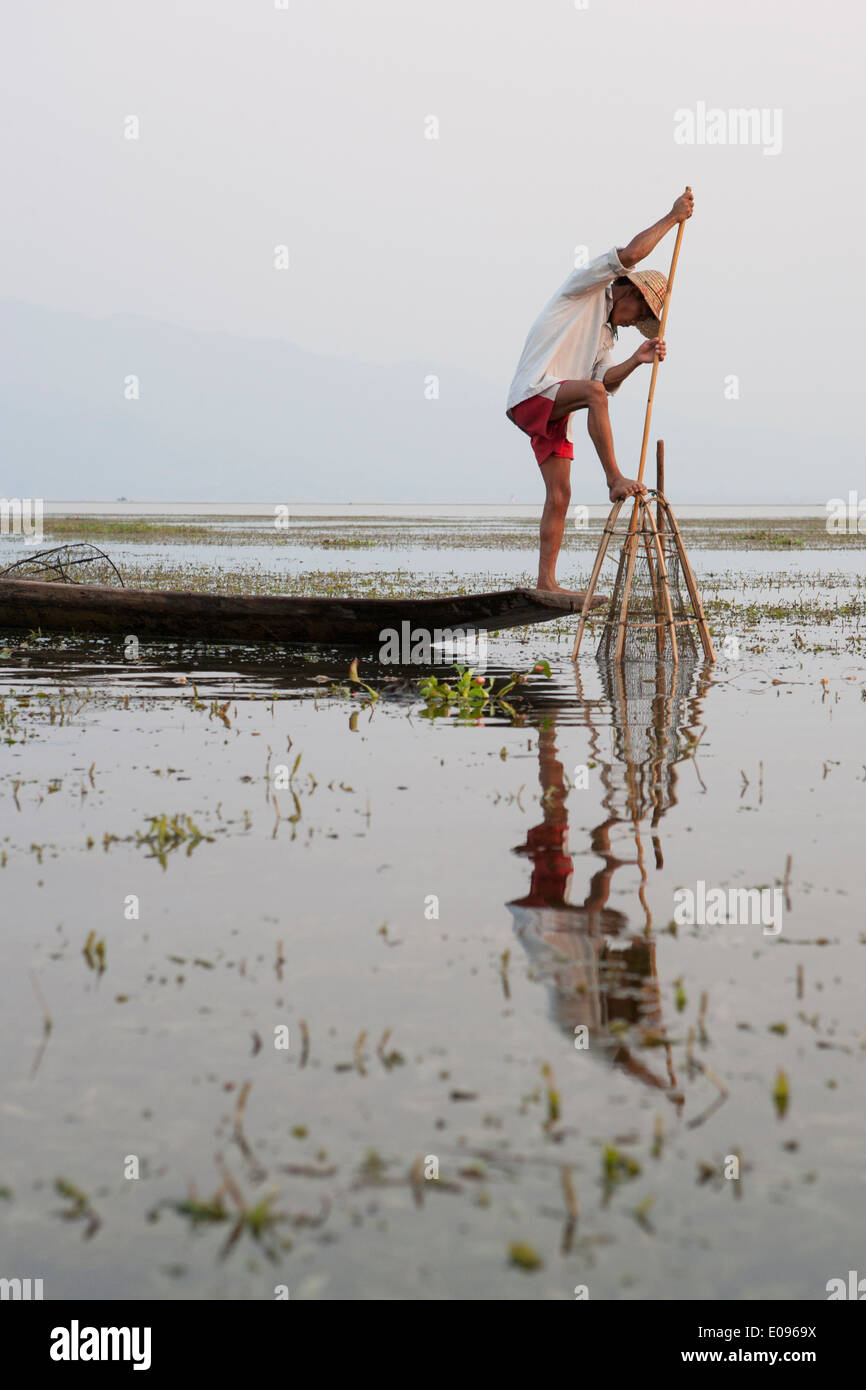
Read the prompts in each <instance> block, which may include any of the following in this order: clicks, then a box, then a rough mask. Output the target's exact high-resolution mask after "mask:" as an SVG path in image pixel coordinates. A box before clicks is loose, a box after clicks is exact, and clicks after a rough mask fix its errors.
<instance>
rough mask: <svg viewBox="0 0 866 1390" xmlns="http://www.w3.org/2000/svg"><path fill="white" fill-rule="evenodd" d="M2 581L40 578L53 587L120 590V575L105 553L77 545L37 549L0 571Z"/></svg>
mask: <svg viewBox="0 0 866 1390" xmlns="http://www.w3.org/2000/svg"><path fill="white" fill-rule="evenodd" d="M0 578H3V579H40V580H42V581H43V582H47V583H56V584H103V585H109V586H113V587H115V588H121V589H122V588H123V587H124V585H123V576H122V575H121V573H120V570H119V569H118V568H117V566H116V565H115V563H114V561H113V560H111V559H109V557H108V556H107V555H106V553H105V551H104V550H100V549H99V547H98V546H96V545H87V544H85V543H84V542H79V543H77V544H75V545H56V546H54V547H53V548H52V549H51V550H37V551H36V552H35V553H34V554H33V555H25V556H24V557H23V558H22V559H20V560H16V561H15V563H14V565H7V566H6V568H5V569H4V570H0Z"/></svg>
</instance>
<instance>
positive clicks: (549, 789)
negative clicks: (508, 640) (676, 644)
mask: <svg viewBox="0 0 866 1390" xmlns="http://www.w3.org/2000/svg"><path fill="white" fill-rule="evenodd" d="M599 670H600V675H601V684H602V690H603V691H604V696H605V698H603V699H601V700H598V699H596V700H587V699H583V690H582V686H581V683H580V675H579V673H578V674H577V680H578V693H579V695H580V696H581V708H582V712H583V715H584V718H585V721H586V724H587V725H588V727H589V729H590V731H591V734H590V746H591V750H592V761H593V763H594V764H595V769H594V776H596V777H598V779H599V781H600V784H601V787H602V797H601V804H602V808H603V810H604V812H605V816H604V819H603V820H602V821H601V823H600V824H599V825H597V826H596V827H595V829H594V830H593V831H592V838H591V841H590V848H591V850H592V853H593V854H594V855H595V856H597V858H598V859H600V860H601V867H599V868H598V869H597V870H596V871H595V873H594V874H593V875H592V878H591V879H590V882H589V885H588V891H587V893H586V896H585V898H584V901H583V903H580V904H575V903H572V902H571V901H569V899H570V897H571V882H572V876H573V871H574V861H573V859H572V857H571V854H570V852H569V849H568V844H567V833H568V810H567V797H568V793H569V790H570V785H569V783H568V781H567V779H566V777H565V774H564V769H563V766H562V763H561V762H560V761H559V758H558V756H557V746H556V739H557V730H556V717H555V715H554V714H551V713H549V712H545V717H544V720H543V722H541V723H540V725H539V732H538V756H539V781H540V784H541V787H542V792H543V796H542V806H543V820H542V821H541V823H540V824H539V825H536V826H533V827H532V828H531V829H530V830H529V833H528V835H527V837H526V841H525V843H524V844H523V845H521V846H520V847H519V848H518V849H517V850H516V853H518V854H521V855H526V856H528V857H529V858H530V859H531V861H532V880H531V884H530V888H529V892H528V893H527V894H526V895H525V896H524V897H522V898H518V899H515V900H514V901H512V902H510V903H509V904H508V907H509V910H510V911H511V913H512V916H513V918H514V923H515V927H516V930H517V935H518V938H519V939H520V941H521V943H522V945H523V946H524V949H525V950H526V953H527V955H528V957H529V958H530V960H531V961H532V965H533V970H534V974H535V976H536V978H539V979H541V980H543V981H544V983H545V984H547V985H548V986H549V987H550V990H551V1012H552V1014H553V1017H554V1020H555V1021H556V1023H557V1024H558V1026H559V1027H560V1028H561V1029H562V1030H563V1032H565V1033H567V1034H568V1035H570V1036H574V1035H575V1034H576V1032H577V1030H578V1029H579V1028H581V1027H584V1028H585V1029H586V1030H587V1031H588V1037H589V1050H590V1051H592V1050H593V1049H595V1050H596V1051H598V1050H600V1049H602V1050H603V1051H604V1052H605V1054H606V1055H607V1056H608V1057H610V1058H611V1059H612V1061H613V1062H614V1064H615V1065H617V1066H620V1067H622V1068H623V1069H624V1070H626V1071H628V1072H629V1073H630V1074H631V1075H633V1076H635V1077H636V1078H638V1079H640V1080H641V1081H643V1082H644V1083H646V1084H647V1085H650V1086H653V1087H655V1088H658V1089H662V1090H667V1091H669V1093H670V1094H671V1098H672V1099H674V1100H675V1101H677V1102H679V1101H680V1100H681V1096H680V1095H679V1093H678V1091H677V1090H676V1078H675V1076H674V1072H673V1064H672V1057H671V1049H670V1046H669V1044H667V1042H666V1038H665V1028H664V1020H663V1014H662V1005H661V995H660V990H659V984H658V977H657V971H656V956H655V938H654V935H653V933H652V919H651V916H650V913H649V910H648V908H647V905H646V897H645V886H646V881H647V870H646V865H645V862H644V853H643V845H642V843H641V836H640V825H641V822H642V821H643V820H644V819H645V818H646V817H649V819H650V824H651V826H652V828H653V844H654V847H655V854H656V864H657V866H658V867H661V865H662V855H661V845H660V842H659V839H658V835H657V834H656V833H655V832H656V827H657V826H658V822H659V820H660V818H661V817H662V816H663V815H664V814H665V812H666V811H667V810H668V809H670V807H671V806H674V805H676V779H677V775H678V770H677V765H678V764H679V763H681V762H682V761H683V760H684V759H688V758H691V757H693V755H694V750H695V749H696V747H697V744H698V742H699V738H700V724H699V721H700V713H701V711H700V697H702V696H703V695H704V694H705V692H706V689H707V683H706V674H707V672H706V670H704V671H702V672H701V674H700V676H699V679H698V682H697V686H696V690H695V693H694V694H693V693H692V686H693V684H694V675H695V666H694V662H691V663H690V662H688V661H683V662H681V663H680V664H679V666H678V667H674V668H671V667H670V666H665V664H664V663H662V662H660V663H656V662H652V663H648V664H647V663H637V662H634V663H630V668H629V670H628V671H624V670H623V668H622V667H620V668H616V667H614V668H611V667H609V666H607V665H606V664H603V663H599ZM608 711H609V718H607V719H606V721H605V722H606V723H607V724H608V725H609V727H610V728H611V730H612V735H613V749H612V756H611V755H609V756H607V757H606V756H605V754H604V752H603V749H602V733H603V729H602V728H601V727H600V725H601V720H599V721H595V720H594V717H593V716H594V712H597V713H598V714H599V715H601V716H602V718H603V717H604V716H605V715H606V714H607V713H608ZM618 827H623V828H624V829H626V830H627V831H628V835H629V839H632V837H633V843H634V851H633V852H631V851H630V849H625V848H620V847H619V846H615V845H614V844H613V843H612V836H615V835H616V833H617V829H618ZM626 865H631V866H633V867H637V869H638V871H639V874H640V886H639V888H638V898H639V901H640V904H641V907H642V909H643V917H644V921H643V922H642V924H641V928H642V929H641V930H640V931H639V932H638V931H636V930H635V928H634V927H631V928H630V927H629V920H628V917H627V915H626V914H625V913H624V912H622V911H620V910H618V909H614V908H611V907H609V906H608V900H609V897H610V892H611V881H612V878H613V875H614V873H615V872H616V870H617V869H619V868H620V867H623V866H626ZM626 1032H628V1033H629V1042H628V1043H626V1040H625V1037H624V1034H625V1033H626ZM634 1043H637V1044H638V1047H640V1046H641V1044H648V1043H652V1044H660V1045H663V1047H664V1056H665V1063H666V1065H665V1067H664V1068H663V1069H654V1068H653V1067H652V1066H651V1065H649V1063H648V1062H645V1061H644V1060H643V1058H642V1056H641V1055H640V1053H639V1052H638V1051H637V1050H636V1049H635V1047H634Z"/></svg>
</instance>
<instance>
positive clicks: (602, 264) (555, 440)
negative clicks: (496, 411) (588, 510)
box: [506, 190, 694, 593]
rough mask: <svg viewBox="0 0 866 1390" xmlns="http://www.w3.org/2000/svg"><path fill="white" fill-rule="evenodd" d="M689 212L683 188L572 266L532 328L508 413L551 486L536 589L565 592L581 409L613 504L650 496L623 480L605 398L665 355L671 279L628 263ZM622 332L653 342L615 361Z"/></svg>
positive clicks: (688, 197)
mask: <svg viewBox="0 0 866 1390" xmlns="http://www.w3.org/2000/svg"><path fill="white" fill-rule="evenodd" d="M693 211H694V196H693V194H692V193H691V192H690V191H688V190H687V191H686V192H685V193H683V194H682V196H681V197H679V198H677V200H676V202H675V203H674V205H673V207H672V208H671V210H670V212H668V213H666V214H665V216H664V217H662V218H660V220H659V221H658V222H656V223H654V224H653V226H651V227H648V228H647V229H646V231H645V232H639V233H638V234H637V236H635V237H633V238H632V240H631V241H630V242H629V243H628V245H627V246H625V247H622V248H618V247H615V248H614V249H613V250H611V251H606V252H605V254H604V255H603V256H597V257H596V259H595V260H594V261H590V262H589V265H587V266H583V267H581V268H580V269H579V270H574V271H572V273H571V275H569V277H568V279H567V280H566V281H565V283H564V284H563V285H561V286H560V288H559V289H558V290H557V291H556V294H555V295H554V296H553V298H552V299H551V300H550V301H549V303H548V304H546V305H545V307H544V308H543V309H542V311H541V313H540V314H539V316H538V318H537V319H536V320H535V323H534V324H533V325H532V327H531V328H530V330H529V335H528V337H527V339H526V343H525V344H524V348H523V353H522V354H521V358H520V361H519V362H518V364H517V371H516V372H515V374H514V380H513V381H512V383H511V389H510V391H509V393H508V401H507V404H506V414H507V415H508V418H509V420H511V421H512V423H513V424H515V425H517V426H518V428H519V429H522V430H523V431H524V433H526V434H528V435H529V437H530V442H531V444H532V450H533V453H534V454H535V457H536V459H537V460H538V465H539V467H540V469H541V475H542V477H543V479H544V485H545V488H546V489H547V495H546V498H545V502H544V511H543V512H542V516H541V536H540V557H539V563H538V588H539V589H548V590H553V591H555V592H558V593H567V592H569V591H568V590H565V589H563V587H562V585H561V584H557V582H556V562H557V559H558V557H559V551H560V547H561V545H562V537H563V534H564V532H565V518H566V513H567V511H568V505H569V502H570V501H571V481H570V475H571V460H572V459H573V458H574V445H573V439H574V436H573V434H572V419H571V417H572V415H573V414H574V412H575V411H578V410H586V412H587V428H588V430H589V437H590V439H591V440H592V442H593V444H594V445H595V450H596V453H597V454H598V457H599V459H600V460H601V466H602V468H603V469H604V476H605V478H606V480H607V485H608V495H609V497H610V500H611V501H612V502H615V501H617V499H618V498H621V497H631V496H633V495H634V494H635V493H637V492H642V493H643V492H646V488H645V487H644V485H643V483H640V482H636V481H635V480H634V479H633V478H626V477H624V476H623V474H622V473H621V472H620V470H619V465H618V464H617V461H616V454H615V452H614V447H613V436H612V434H611V429H610V420H609V418H608V410H607V398H608V396H612V395H613V394H614V393H615V392H616V391H618V390H619V388H620V386H621V385H622V383H623V382H624V381H625V379H626V377H627V376H631V374H632V372H633V371H634V370H635V369H636V368H637V367H639V366H640V365H641V363H644V362H652V361H653V359H654V358H655V357H658V359H659V361H663V360H664V357H665V353H666V348H665V344H664V342H663V341H662V339H661V338H660V337H659V336H658V335H659V319H660V318H661V314H662V307H663V305H664V299H665V295H666V293H667V287H668V282H667V278H666V277H665V276H664V275H662V274H661V273H660V272H659V271H657V270H637V271H636V270H633V268H632V267H633V266H636V265H637V264H638V262H639V261H642V260H643V259H644V257H645V256H648V255H649V254H650V252H651V251H653V250H654V249H655V247H656V246H657V245H658V243H659V242H660V241H661V239H662V237H663V236H664V235H665V234H666V233H667V232H669V231H670V229H671V228H672V227H675V226H676V225H677V224H678V223H679V222H684V221H685V220H686V219H687V218H689V217H691V215H692V212H693ZM620 328H637V330H638V332H639V333H642V334H643V336H644V337H645V338H646V339H648V341H647V342H645V343H644V344H643V345H642V346H641V347H639V348H638V349H637V351H636V352H634V353H632V355H631V357H627V358H626V360H625V361H624V362H620V363H618V364H617V365H616V366H614V364H613V361H612V359H611V355H610V353H611V348H612V347H613V343H614V340H615V338H616V337H617V330H618V329H620Z"/></svg>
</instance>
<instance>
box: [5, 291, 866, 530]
mask: <svg viewBox="0 0 866 1390" xmlns="http://www.w3.org/2000/svg"><path fill="white" fill-rule="evenodd" d="M519 339H520V335H518V339H515V344H514V348H515V362H516V358H517V355H518V354H519V349H520V345H521V343H520V340H519ZM635 345H636V344H635V343H624V344H623V349H622V351H621V352H619V353H617V354H616V355H617V356H618V357H623V356H625V355H626V353H627V352H628V351H629V350H630V349H631V348H633V347H634V346H635ZM685 366H686V368H687V370H683V368H680V369H679V375H678V376H675V378H674V380H673V381H670V386H671V387H674V388H675V389H673V390H668V391H667V392H659V393H657V394H658V396H659V397H660V398H661V399H657V400H656V407H655V416H654V421H653V439H654V438H655V436H656V432H658V433H661V434H663V435H665V436H666V443H667V460H668V469H667V480H668V481H667V491H668V493H669V495H670V496H671V497H672V498H673V499H674V500H675V501H679V502H712V503H724V502H727V503H742V502H767V501H775V502H789V501H790V502H798V501H814V500H815V499H816V495H817V497H818V499H819V500H820V494H821V492H822V491H823V490H824V489H829V492H828V496H829V495H837V494H838V495H839V496H845V495H847V494H846V489H848V488H849V487H853V486H854V485H855V482H856V479H857V478H858V477H859V475H860V471H861V470H860V465H859V444H858V443H857V441H856V439H855V438H854V436H852V435H851V433H850V430H847V429H846V427H845V425H844V423H843V424H842V428H841V429H840V421H839V420H838V419H837V418H831V419H830V421H829V422H824V424H823V425H822V426H821V430H820V433H819V432H818V431H817V430H816V428H815V426H814V424H812V428H811V429H810V427H809V426H810V423H812V422H811V421H809V420H805V419H804V418H802V416H801V413H800V412H796V411H793V410H792V409H791V399H792V398H791V397H789V396H778V395H774V394H772V393H771V392H769V391H768V389H767V385H766V383H765V382H764V381H763V380H762V379H757V378H753V377H751V376H750V377H748V378H747V380H746V384H745V387H744V399H743V400H742V401H736V402H731V401H728V400H726V399H725V397H724V394H723V390H722V386H723V375H722V367H721V364H720V363H719V362H718V361H716V360H715V359H713V360H712V361H708V362H706V361H704V360H703V359H701V358H698V359H697V360H695V358H694V354H693V355H692V358H691V359H686V362H685ZM666 370H668V369H666ZM433 373H435V374H436V375H437V376H438V378H439V399H437V400H428V399H426V398H425V386H426V384H427V379H428V377H429V376H430V375H431V374H433ZM131 376H135V377H137V378H138V381H139V383H140V398H139V399H138V400H127V399H125V398H124V390H125V382H126V380H127V378H129V377H131ZM508 384H509V383H508V381H507V380H505V379H504V378H503V381H502V383H501V389H500V388H499V387H497V386H495V385H493V384H492V383H491V382H490V381H489V380H486V379H485V378H483V377H480V376H475V375H473V374H472V373H471V372H467V371H463V370H460V369H458V368H455V367H450V366H448V364H447V363H437V362H420V361H414V362H401V363H395V364H393V365H390V366H389V365H386V366H376V365H372V364H370V363H364V362H354V361H349V360H347V359H344V358H338V357H324V356H317V355H315V354H313V353H309V352H305V351H304V350H303V349H301V348H299V347H296V346H295V345H294V344H292V343H289V342H284V341H281V340H278V339H267V338H242V337H237V336H233V335H231V334H228V333H200V332H195V331H192V330H189V329H184V328H179V327H177V326H175V325H173V324H168V323H161V322H159V321H158V320H155V319H148V318H145V317H142V316H139V315H134V314H115V315H112V316H110V317H108V318H90V317H88V316H87V315H84V314H78V313H66V312H60V311H57V310H53V309H45V308H41V307H39V306H37V305H33V304H25V303H22V302H20V301H17V300H5V301H0V496H2V497H42V498H44V499H46V500H50V499H52V498H55V499H59V498H62V499H69V500H71V499H80V500H88V499H94V500H112V499H115V498H120V497H123V498H127V499H129V500H132V501H156V500H163V501H167V502H171V501H197V502H250V501H255V502H273V503H277V502H286V503H292V502H335V503H341V504H345V503H353V502H354V503H357V502H410V503H411V502H433V503H437V502H464V503H465V502H509V501H517V502H524V503H536V504H540V503H541V502H542V500H543V495H544V493H543V487H542V482H541V478H540V475H539V472H538V466H537V464H536V463H535V460H534V458H533V455H532V452H531V449H530V446H529V440H528V439H527V438H526V436H525V435H522V434H521V433H520V432H519V431H518V430H517V429H515V427H514V426H513V425H511V424H510V423H509V421H508V420H507V419H506V418H505V411H504V405H505V397H506V394H507V390H508ZM647 384H648V376H647V375H646V374H644V375H643V377H642V379H641V380H638V379H637V378H634V379H633V380H631V381H629V382H627V383H626V385H625V386H624V388H623V390H622V391H621V392H620V393H619V395H618V396H617V398H616V402H615V404H614V406H613V420H614V433H615V438H616V442H617V454H618V457H619V460H620V465H621V467H622V468H623V471H624V472H627V473H628V472H632V473H633V472H634V471H635V470H636V460H637V457H638V454H639V449H640V438H641V433H642V426H643V414H644V408H645V403H646V387H647ZM796 390H797V388H796V386H792V387H791V391H792V392H794V395H796ZM575 440H576V449H575V452H576V463H575V467H574V469H573V474H572V489H573V491H572V500H573V501H574V502H578V501H579V502H591V503H604V502H605V501H606V489H605V487H604V479H603V477H602V475H601V469H600V466H599V464H598V460H597V459H596V457H595V455H594V453H593V450H592V446H591V445H590V443H589V441H588V440H587V438H586V434H585V429H584V426H583V424H582V423H581V425H580V426H579V427H578V428H577V429H576V430H575ZM653 453H654V449H653V450H651V456H650V460H649V467H648V471H647V475H646V477H647V481H648V482H652V481H653V480H654V463H653V457H652V456H653ZM818 461H820V463H819V464H818V466H817V467H816V463H818Z"/></svg>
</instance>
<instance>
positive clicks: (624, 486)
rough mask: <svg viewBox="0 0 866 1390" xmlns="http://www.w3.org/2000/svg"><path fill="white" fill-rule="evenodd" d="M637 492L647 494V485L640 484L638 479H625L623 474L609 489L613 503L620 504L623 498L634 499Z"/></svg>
mask: <svg viewBox="0 0 866 1390" xmlns="http://www.w3.org/2000/svg"><path fill="white" fill-rule="evenodd" d="M637 492H641V493H643V492H646V484H645V483H639V482H638V481H637V479H636V478H624V477H623V476H622V474H620V476H619V477H618V478H615V479H614V481H613V482H612V483H611V485H610V487H609V488H608V496H609V497H610V500H611V502H618V501H619V500H620V498H622V497H634V495H635V493H637Z"/></svg>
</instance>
